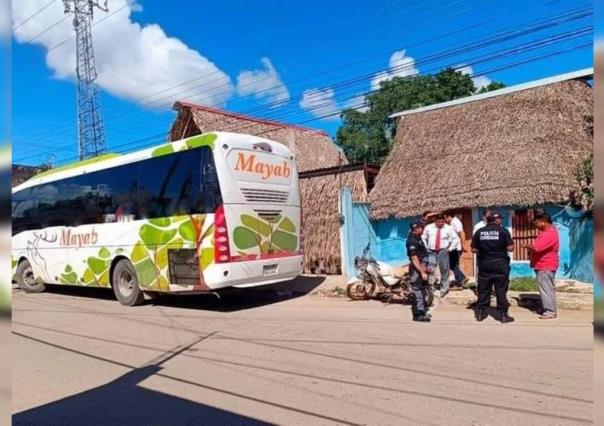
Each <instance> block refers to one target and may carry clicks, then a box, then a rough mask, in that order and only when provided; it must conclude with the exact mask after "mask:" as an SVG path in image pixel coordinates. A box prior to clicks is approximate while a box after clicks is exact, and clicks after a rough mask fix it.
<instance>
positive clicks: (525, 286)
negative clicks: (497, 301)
mask: <svg viewBox="0 0 604 426" xmlns="http://www.w3.org/2000/svg"><path fill="white" fill-rule="evenodd" d="M463 287H464V288H465V289H470V290H474V289H476V283H475V282H469V283H467V284H466V285H464V286H463ZM509 290H510V291H539V287H538V286H537V281H535V279H534V278H528V277H523V278H512V279H511V280H510V287H509Z"/></svg>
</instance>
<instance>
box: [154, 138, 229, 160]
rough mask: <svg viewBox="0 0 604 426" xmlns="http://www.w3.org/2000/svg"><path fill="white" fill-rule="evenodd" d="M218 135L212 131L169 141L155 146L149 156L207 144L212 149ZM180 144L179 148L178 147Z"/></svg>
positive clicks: (167, 153) (157, 155)
mask: <svg viewBox="0 0 604 426" xmlns="http://www.w3.org/2000/svg"><path fill="white" fill-rule="evenodd" d="M217 137H218V136H217V135H215V134H214V133H208V134H205V135H199V136H193V137H191V138H189V139H185V140H184V141H176V142H170V143H167V144H165V145H162V146H159V147H157V148H155V149H154V150H153V151H152V152H151V157H153V158H155V157H161V156H162V155H169V154H172V153H174V152H176V151H186V150H187V149H194V148H199V147H201V146H209V147H210V148H211V149H214V143H215V142H216V138H217ZM179 146H180V149H178V147H179Z"/></svg>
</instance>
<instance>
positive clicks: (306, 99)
mask: <svg viewBox="0 0 604 426" xmlns="http://www.w3.org/2000/svg"><path fill="white" fill-rule="evenodd" d="M334 95H335V94H334V91H333V89H332V88H329V87H328V88H324V89H308V90H305V91H304V93H303V94H302V99H301V100H300V107H301V108H302V109H304V110H306V111H308V112H309V113H310V114H311V115H312V116H314V117H317V118H320V119H321V120H325V121H331V120H334V121H335V120H339V119H340V114H339V113H340V112H342V110H344V109H356V110H357V111H360V112H365V111H367V109H368V108H367V106H365V105H364V103H365V95H358V96H353V97H352V98H350V99H347V100H346V101H344V102H338V101H337V100H336V99H335V96H334Z"/></svg>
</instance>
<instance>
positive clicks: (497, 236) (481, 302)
mask: <svg viewBox="0 0 604 426" xmlns="http://www.w3.org/2000/svg"><path fill="white" fill-rule="evenodd" d="M501 223H502V217H501V215H500V214H499V213H497V212H491V213H490V214H489V216H487V225H486V226H484V227H482V228H480V229H479V230H477V231H476V233H475V234H474V236H473V237H472V251H473V252H474V253H476V254H477V257H478V301H477V302H476V319H477V320H478V321H483V320H484V319H485V318H486V317H487V316H488V309H489V307H490V304H491V292H492V290H493V288H495V295H496V296H497V309H498V310H499V313H500V318H501V319H500V320H501V322H502V323H504V324H505V323H508V322H512V321H514V318H512V317H510V316H509V315H508V308H509V303H508V299H507V291H508V286H509V283H510V257H509V255H508V252H511V251H513V250H514V241H513V240H512V236H511V235H510V233H509V231H508V230H507V229H505V228H504V227H502V226H501Z"/></svg>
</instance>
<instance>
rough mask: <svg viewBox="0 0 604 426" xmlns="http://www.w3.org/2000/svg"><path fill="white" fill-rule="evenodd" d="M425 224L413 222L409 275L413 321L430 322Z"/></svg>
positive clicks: (409, 248) (409, 253)
mask: <svg viewBox="0 0 604 426" xmlns="http://www.w3.org/2000/svg"><path fill="white" fill-rule="evenodd" d="M423 232H424V225H423V224H422V223H421V222H418V223H413V224H411V229H410V230H409V236H408V237H407V244H406V245H407V256H409V261H410V262H411V263H410V265H409V276H410V279H411V289H412V290H413V295H414V296H415V297H414V301H413V308H412V311H413V321H419V322H430V319H431V315H430V314H429V313H427V309H428V308H427V306H426V297H425V294H424V281H426V280H427V279H428V273H427V272H426V267H425V265H424V263H423V262H424V259H425V258H426V256H427V255H428V250H427V249H426V246H425V245H424V242H423V241H422V233H423Z"/></svg>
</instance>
